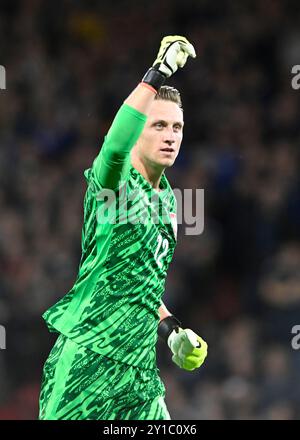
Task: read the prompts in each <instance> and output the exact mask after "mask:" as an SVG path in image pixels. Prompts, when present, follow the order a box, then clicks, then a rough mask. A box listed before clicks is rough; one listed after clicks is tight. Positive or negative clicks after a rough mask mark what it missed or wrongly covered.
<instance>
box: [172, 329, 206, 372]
mask: <svg viewBox="0 0 300 440" xmlns="http://www.w3.org/2000/svg"><path fill="white" fill-rule="evenodd" d="M176 330H178V331H176ZM176 330H173V331H172V333H171V334H170V336H169V337H168V346H169V347H170V349H171V351H172V353H173V356H172V361H173V362H174V363H175V364H176V365H178V366H179V367H180V368H183V369H184V370H188V371H193V370H195V369H196V368H199V367H200V366H201V365H202V364H203V362H204V359H205V358H206V356H207V343H206V342H205V341H204V340H203V339H202V338H201V337H200V336H198V335H197V334H196V333H195V332H193V331H192V330H190V329H188V328H187V329H184V330H183V329H182V328H180V327H179V328H178V329H176Z"/></svg>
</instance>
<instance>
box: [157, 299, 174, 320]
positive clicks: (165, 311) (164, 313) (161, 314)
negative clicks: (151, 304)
mask: <svg viewBox="0 0 300 440" xmlns="http://www.w3.org/2000/svg"><path fill="white" fill-rule="evenodd" d="M158 311H159V317H160V319H159V321H162V320H163V319H165V318H167V317H168V316H171V315H172V313H170V312H169V310H168V309H167V307H166V306H165V305H164V303H161V306H160V308H159V309H158Z"/></svg>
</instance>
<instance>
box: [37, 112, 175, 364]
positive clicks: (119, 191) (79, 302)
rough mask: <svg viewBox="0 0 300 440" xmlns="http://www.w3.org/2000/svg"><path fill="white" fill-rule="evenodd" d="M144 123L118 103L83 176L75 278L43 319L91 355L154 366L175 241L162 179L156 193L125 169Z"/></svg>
mask: <svg viewBox="0 0 300 440" xmlns="http://www.w3.org/2000/svg"><path fill="white" fill-rule="evenodd" d="M145 122H146V116H145V115H144V114H142V113H140V112H138V111H137V110H135V109H133V108H132V107H130V106H128V105H126V104H123V105H122V107H121V108H120V110H119V112H118V113H117V116H116V118H115V120H114V122H113V124H112V126H111V128H110V130H109V132H108V134H107V136H106V137H105V140H104V143H103V146H102V148H101V151H100V153H99V155H98V156H97V158H96V159H95V160H94V163H93V166H92V167H91V168H89V169H88V170H86V171H85V172H84V175H85V178H86V180H87V185H88V186H87V190H86V194H85V199H84V224H83V228H82V257H81V261H80V265H79V270H78V275H77V279H76V281H75V284H74V285H73V287H72V288H71V290H70V291H69V292H68V293H67V294H66V295H65V296H64V297H63V298H62V299H61V300H60V301H59V302H58V303H56V304H55V305H54V306H52V307H51V308H50V309H48V310H47V311H46V312H45V313H44V315H43V317H44V319H45V320H46V322H47V325H48V327H49V329H50V330H51V331H58V332H60V333H62V334H64V335H66V336H67V337H69V338H70V339H72V340H73V341H75V342H76V343H78V344H80V345H83V346H86V347H87V348H89V349H90V350H92V351H94V352H97V353H100V354H102V355H105V356H108V357H110V358H113V359H115V360H118V361H120V362H125V363H128V364H130V365H134V366H139V367H142V368H154V367H155V366H156V341H157V326H158V323H159V312H158V309H159V307H160V305H161V298H162V295H163V292H164V285H165V279H166V274H167V269H168V266H169V264H170V262H171V259H172V256H173V252H174V248H175V244H176V199H175V196H174V193H173V191H172V189H171V187H170V185H169V183H168V180H167V178H166V176H165V175H164V174H163V175H162V179H161V183H160V191H156V190H154V188H153V187H152V186H151V185H150V184H149V183H148V182H147V180H146V179H145V178H144V177H143V176H142V175H141V174H140V173H139V172H138V171H137V170H136V169H135V168H133V167H132V166H131V164H130V150H131V148H132V147H133V145H134V144H135V142H136V141H137V139H138V137H139V136H140V134H141V132H142V130H143V127H144V125H145ZM112 196H113V197H112ZM109 200H110V201H109Z"/></svg>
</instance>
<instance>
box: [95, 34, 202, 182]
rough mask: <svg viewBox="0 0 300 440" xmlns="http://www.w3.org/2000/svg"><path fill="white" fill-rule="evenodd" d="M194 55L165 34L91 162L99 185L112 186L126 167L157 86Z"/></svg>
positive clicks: (180, 39) (185, 43) (124, 174)
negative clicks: (157, 50)
mask: <svg viewBox="0 0 300 440" xmlns="http://www.w3.org/2000/svg"><path fill="white" fill-rule="evenodd" d="M189 55H190V56H192V57H195V56H196V55H195V51H194V48H193V46H192V45H191V44H190V43H189V42H188V41H187V40H186V39H185V38H184V37H181V36H178V35H175V36H169V37H165V38H164V39H163V40H162V42H161V46H160V50H159V52H158V55H157V58H156V60H155V61H154V63H153V66H152V67H151V68H150V69H149V70H148V71H147V73H146V74H145V76H144V77H143V79H142V81H141V83H140V84H139V85H138V86H137V87H136V88H135V89H134V90H133V92H132V93H131V94H130V95H129V96H128V98H127V99H126V100H125V101H124V103H123V105H122V106H121V108H120V109H119V111H118V113H117V115H116V117H115V119H114V121H113V123H112V125H111V127H110V129H109V131H108V133H107V135H106V136H105V139H104V143H103V146H102V149H101V151H100V154H99V155H98V156H97V157H96V159H95V161H94V164H93V172H94V177H95V179H96V181H97V182H98V184H100V186H101V187H102V188H111V189H116V188H117V187H118V186H119V183H120V182H121V181H123V180H125V179H126V177H127V174H128V171H129V169H130V151H131V149H132V148H133V146H134V145H135V143H136V142H137V140H138V138H139V136H140V135H141V133H142V131H143V128H144V126H145V123H146V120H147V115H148V112H149V110H150V107H151V104H152V102H153V100H154V99H155V95H156V93H157V91H158V89H159V88H160V87H161V86H162V85H163V84H164V82H165V80H166V78H168V77H170V76H171V75H172V74H173V73H174V72H176V70H177V69H178V67H183V66H184V64H185V63H186V60H187V58H188V56H189Z"/></svg>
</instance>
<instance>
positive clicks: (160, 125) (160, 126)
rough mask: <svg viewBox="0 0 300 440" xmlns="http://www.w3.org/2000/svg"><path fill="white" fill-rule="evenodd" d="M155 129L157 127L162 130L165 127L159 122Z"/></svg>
mask: <svg viewBox="0 0 300 440" xmlns="http://www.w3.org/2000/svg"><path fill="white" fill-rule="evenodd" d="M155 127H157V128H162V127H163V125H162V123H161V122H157V123H156V124H155Z"/></svg>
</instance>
